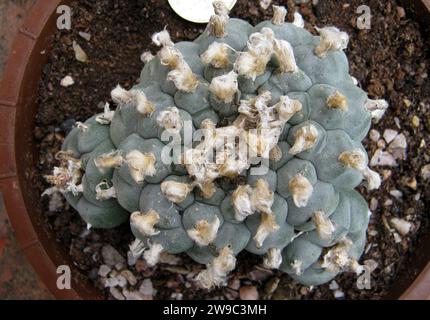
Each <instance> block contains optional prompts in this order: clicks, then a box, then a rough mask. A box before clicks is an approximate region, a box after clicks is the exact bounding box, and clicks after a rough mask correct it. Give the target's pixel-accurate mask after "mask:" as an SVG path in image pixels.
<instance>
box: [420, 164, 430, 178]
mask: <svg viewBox="0 0 430 320" xmlns="http://www.w3.org/2000/svg"><path fill="white" fill-rule="evenodd" d="M421 177H422V178H423V179H424V180H429V179H430V164H426V165H425V166H424V167H422V168H421Z"/></svg>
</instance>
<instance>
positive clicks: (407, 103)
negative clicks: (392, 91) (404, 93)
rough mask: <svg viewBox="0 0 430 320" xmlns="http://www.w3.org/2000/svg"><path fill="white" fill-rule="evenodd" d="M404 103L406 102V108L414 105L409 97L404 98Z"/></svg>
mask: <svg viewBox="0 0 430 320" xmlns="http://www.w3.org/2000/svg"><path fill="white" fill-rule="evenodd" d="M403 103H404V104H405V107H406V108H409V107H410V106H411V105H412V102H411V100H409V99H407V98H405V99H403Z"/></svg>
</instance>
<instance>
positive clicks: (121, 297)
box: [109, 287, 125, 300]
mask: <svg viewBox="0 0 430 320" xmlns="http://www.w3.org/2000/svg"><path fill="white" fill-rule="evenodd" d="M109 292H110V294H111V295H112V296H113V297H114V298H115V299H116V300H125V297H124V295H123V294H122V293H121V291H119V290H118V289H117V288H114V287H111V288H110V289H109Z"/></svg>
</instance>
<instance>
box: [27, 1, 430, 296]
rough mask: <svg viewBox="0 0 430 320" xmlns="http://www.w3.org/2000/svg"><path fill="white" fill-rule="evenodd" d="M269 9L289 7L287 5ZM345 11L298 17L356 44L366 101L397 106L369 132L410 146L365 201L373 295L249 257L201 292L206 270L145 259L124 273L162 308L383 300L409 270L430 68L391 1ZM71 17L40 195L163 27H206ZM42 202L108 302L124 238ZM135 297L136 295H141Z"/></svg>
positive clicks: (48, 87)
mask: <svg viewBox="0 0 430 320" xmlns="http://www.w3.org/2000/svg"><path fill="white" fill-rule="evenodd" d="M289 2H291V1H289ZM310 2H312V1H310ZM363 2H364V3H365V4H367V5H368V6H369V7H370V8H371V14H372V16H373V17H372V20H371V22H372V25H371V29H370V30H359V29H358V28H357V27H356V21H357V16H358V14H357V13H356V9H357V7H359V6H360V5H362V4H363ZM273 3H274V4H279V3H282V4H284V5H285V4H286V3H287V1H273ZM347 3H348V4H343V1H337V0H324V1H319V4H318V5H316V6H313V5H312V4H303V5H301V6H300V7H299V10H300V12H301V13H302V15H303V17H304V19H305V21H306V22H307V23H306V28H307V29H309V30H310V31H312V32H314V31H315V30H314V28H313V26H314V25H317V26H320V27H321V26H326V25H334V26H337V27H339V28H340V29H342V30H344V31H347V32H348V33H349V35H350V37H351V41H350V45H349V48H348V50H347V55H348V57H349V61H350V66H351V74H352V75H353V76H354V77H356V78H357V79H358V81H359V83H360V85H361V86H362V87H363V88H364V90H366V91H368V92H369V95H370V97H371V98H385V99H387V100H388V102H389V103H390V109H389V110H388V112H387V113H386V115H385V117H384V118H383V120H382V121H381V122H379V123H378V124H375V125H374V126H373V129H375V130H377V131H378V132H380V133H381V135H382V134H383V132H384V131H385V129H393V130H396V131H398V132H399V133H403V134H404V135H405V137H406V141H407V144H408V146H407V158H406V159H405V160H404V161H399V166H398V167H395V168H389V167H376V170H377V171H378V172H380V173H381V174H382V175H383V176H384V182H383V185H382V187H381V189H380V190H378V191H375V192H371V193H368V192H367V191H366V190H365V189H361V190H360V191H361V192H362V194H363V195H364V196H365V197H366V198H367V200H368V202H369V203H372V207H373V208H372V209H373V210H372V211H373V215H372V217H371V222H370V226H369V235H368V247H367V248H366V253H365V254H364V255H363V258H362V260H361V262H364V261H367V262H369V261H371V262H372V260H373V262H376V264H377V268H376V270H375V271H373V273H372V282H371V289H370V290H359V289H357V286H356V281H357V278H356V276H355V275H354V274H351V273H346V274H343V275H340V276H338V277H337V278H336V279H335V280H336V282H337V284H338V286H339V289H338V290H337V291H336V286H335V285H334V284H333V283H332V286H331V288H330V285H329V284H326V285H322V286H319V287H316V288H312V289H310V288H307V287H304V286H301V285H299V284H298V283H296V282H295V281H293V280H292V279H291V278H289V277H288V276H287V275H284V274H282V273H280V272H271V271H267V270H263V269H261V268H259V267H258V265H259V264H260V259H259V258H257V257H255V256H252V255H250V254H246V253H242V254H240V256H239V258H238V268H237V269H236V271H235V272H234V273H233V274H232V275H231V281H230V287H226V288H220V289H217V290H214V291H212V292H207V291H202V290H199V289H197V288H196V286H195V285H194V284H193V282H192V281H191V280H190V279H189V278H190V276H189V275H190V274H192V272H196V271H198V270H200V269H201V268H202V267H203V266H199V265H197V264H196V263H193V262H192V261H191V260H190V259H189V258H187V257H186V256H180V258H181V259H180V261H179V262H177V263H176V265H174V266H172V265H167V264H161V265H159V266H158V267H156V268H153V269H150V268H148V267H147V266H146V264H145V263H144V261H142V260H139V261H138V263H137V264H136V265H135V266H133V267H129V269H130V271H132V272H133V273H134V275H135V276H136V277H137V280H138V283H139V284H140V283H141V281H142V280H143V279H146V278H150V279H151V281H152V283H153V285H154V288H155V290H156V291H157V294H156V296H155V298H157V299H169V298H180V297H182V298H183V299H196V298H201V299H205V298H214V299H235V298H238V297H239V292H238V291H239V288H240V287H241V286H254V287H256V288H257V289H258V292H259V296H260V298H272V299H333V298H334V293H335V292H336V295H337V297H342V294H343V295H344V297H345V298H346V299H378V298H381V297H383V296H384V295H385V294H386V293H387V290H389V289H390V287H391V286H392V284H393V283H395V282H396V279H397V278H398V275H399V273H400V272H401V271H402V270H407V269H408V266H410V259H411V255H412V253H413V252H414V250H415V248H416V246H417V243H418V242H419V239H420V237H421V236H422V234H423V232H424V231H425V230H428V224H429V215H428V213H427V212H428V208H429V203H428V200H429V199H430V188H429V185H428V180H427V182H426V181H425V180H424V179H423V178H422V177H421V169H422V168H423V166H424V165H426V164H427V163H429V162H430V151H429V149H428V148H427V147H426V145H427V144H429V143H430V141H429V130H430V123H429V121H430V120H429V119H430V118H429V117H428V115H429V107H430V82H429V81H428V74H427V72H428V71H427V70H428V69H429V65H430V60H429V54H428V51H427V49H426V47H425V41H426V40H425V38H424V36H423V35H422V34H421V33H420V29H419V27H418V25H417V24H416V23H414V22H413V21H412V20H410V19H409V17H408V16H405V15H404V10H402V8H400V7H398V6H397V4H396V1H394V0H388V1H376V0H375V1H363V0H349V1H347ZM290 7H291V5H290ZM72 12H73V17H72V30H70V31H58V32H57V33H56V34H55V36H53V38H52V43H53V49H52V52H51V53H50V58H49V62H48V64H47V65H46V66H45V68H44V72H43V79H42V81H41V82H40V89H39V98H38V100H39V112H38V115H37V126H36V129H35V138H36V140H37V142H38V146H39V148H40V149H39V150H40V161H39V166H38V168H37V171H38V174H37V176H38V178H37V187H38V189H39V191H40V193H42V192H43V190H45V189H46V188H47V187H48V185H47V184H46V182H45V181H44V179H43V175H44V174H48V173H49V172H50V171H51V170H52V168H53V167H54V165H55V164H56V162H55V159H54V155H55V154H56V153H57V151H59V148H60V146H61V143H62V141H63V139H64V136H65V132H66V131H67V130H68V128H70V127H71V126H72V125H73V123H74V121H84V120H86V119H87V118H88V117H90V116H92V115H93V114H95V113H98V112H100V111H101V110H102V109H101V108H102V107H103V105H104V103H105V102H106V101H109V97H110V91H111V89H112V88H113V87H115V86H116V85H117V84H118V83H119V84H121V85H122V86H124V87H126V88H130V87H131V86H132V85H133V84H134V83H135V82H136V79H138V77H139V74H140V71H141V69H142V67H143V64H142V62H141V61H140V55H141V54H142V52H144V51H145V50H148V49H150V50H152V52H153V53H155V52H156V48H155V47H154V46H152V44H151V39H150V37H151V35H152V34H153V33H154V32H157V31H160V30H162V29H163V28H164V27H165V26H166V25H167V26H168V29H169V31H170V32H171V35H172V38H173V40H174V41H181V40H193V39H194V38H195V37H196V36H197V35H198V34H199V33H201V32H202V31H203V29H204V25H196V24H193V23H189V22H187V21H184V20H182V19H181V18H180V17H178V16H177V15H176V14H175V13H174V12H173V11H172V10H171V9H170V7H169V5H168V4H167V1H160V0H137V1H126V0H116V1H108V0H101V1H89V0H81V1H74V2H73V3H72ZM271 14H272V10H271V9H270V8H269V9H268V10H263V9H261V8H260V6H259V5H258V1H246V0H239V1H238V3H237V5H236V7H235V8H234V10H233V11H232V13H231V16H232V17H240V18H243V19H246V20H248V21H249V22H251V23H252V24H256V23H257V22H259V21H262V20H263V19H269V18H270V17H271ZM79 32H87V33H89V34H91V39H90V41H87V40H85V39H84V38H82V37H81V36H79V34H78V33H79ZM74 40H75V41H77V42H78V43H79V44H80V45H81V47H82V48H83V49H84V51H85V52H86V53H87V54H88V57H89V62H88V63H80V62H78V61H76V59H75V57H74V52H73V49H72V42H73V41H74ZM427 43H428V42H427ZM66 75H70V76H72V77H73V79H74V80H75V84H74V85H73V86H71V87H69V88H64V87H62V86H60V80H61V79H62V78H63V77H65V76H66ZM414 117H417V118H418V120H419V121H418V122H417V118H414ZM381 139H382V138H381ZM382 145H383V141H379V142H374V141H371V140H370V139H367V140H366V141H365V147H366V149H367V150H368V152H369V157H372V155H373V154H374V152H375V151H376V149H377V148H379V147H381V146H382ZM374 169H375V168H374ZM393 190H395V192H393ZM397 191H400V193H399V192H397ZM42 201H43V206H44V212H45V216H46V225H47V227H48V228H50V229H52V233H54V234H55V236H56V239H57V241H59V242H60V243H61V244H62V245H63V246H64V247H65V248H67V250H68V252H69V254H70V256H71V258H72V260H73V262H74V264H75V265H76V266H77V268H78V269H79V270H80V271H81V274H80V277H82V278H84V279H87V281H90V282H91V283H93V284H94V285H95V286H96V287H98V288H99V289H100V290H101V292H102V294H104V295H105V296H106V297H107V298H109V297H111V296H110V294H109V291H108V290H107V289H105V288H104V286H103V285H102V282H101V280H100V277H99V276H98V275H97V273H98V269H99V266H100V265H101V264H103V261H102V259H101V254H100V249H101V248H102V247H103V246H105V245H107V244H110V245H111V246H113V247H114V248H115V249H116V250H118V251H119V252H120V253H121V254H122V255H123V256H125V257H126V254H127V251H128V245H129V243H130V242H131V241H132V240H133V239H132V236H131V232H130V230H129V227H128V226H127V225H124V226H122V227H119V228H116V229H113V230H92V231H91V232H85V231H84V230H85V228H86V226H85V224H84V223H83V221H82V220H81V219H80V217H79V215H78V214H77V213H76V212H75V211H74V210H73V209H71V208H70V207H69V206H68V205H67V204H65V203H64V202H62V203H61V204H60V207H59V208H55V210H52V211H50V208H49V203H50V201H49V199H47V198H43V200H42ZM52 204H53V203H52V201H51V205H52ZM51 209H52V208H51ZM392 217H399V218H403V219H405V220H407V221H409V222H410V223H412V225H413V227H412V229H411V231H410V232H409V233H408V234H407V235H406V236H402V237H401V238H399V237H397V241H395V240H396V237H394V236H393V235H394V233H393V232H392V228H391V227H389V225H388V224H387V223H384V222H386V221H389V220H390V219H391V218H392ZM136 286H137V288H138V284H136ZM248 288H249V287H248ZM172 294H173V295H172ZM178 294H182V295H178Z"/></svg>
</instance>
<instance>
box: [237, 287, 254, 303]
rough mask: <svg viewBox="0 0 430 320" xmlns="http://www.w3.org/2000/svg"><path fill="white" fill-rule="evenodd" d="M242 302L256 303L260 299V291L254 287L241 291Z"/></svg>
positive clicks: (244, 288)
mask: <svg viewBox="0 0 430 320" xmlns="http://www.w3.org/2000/svg"><path fill="white" fill-rule="evenodd" d="M239 297H240V299H241V300H248V301H255V300H258V299H259V294H258V290H257V288H256V287H254V286H244V287H242V288H240V290H239Z"/></svg>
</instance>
